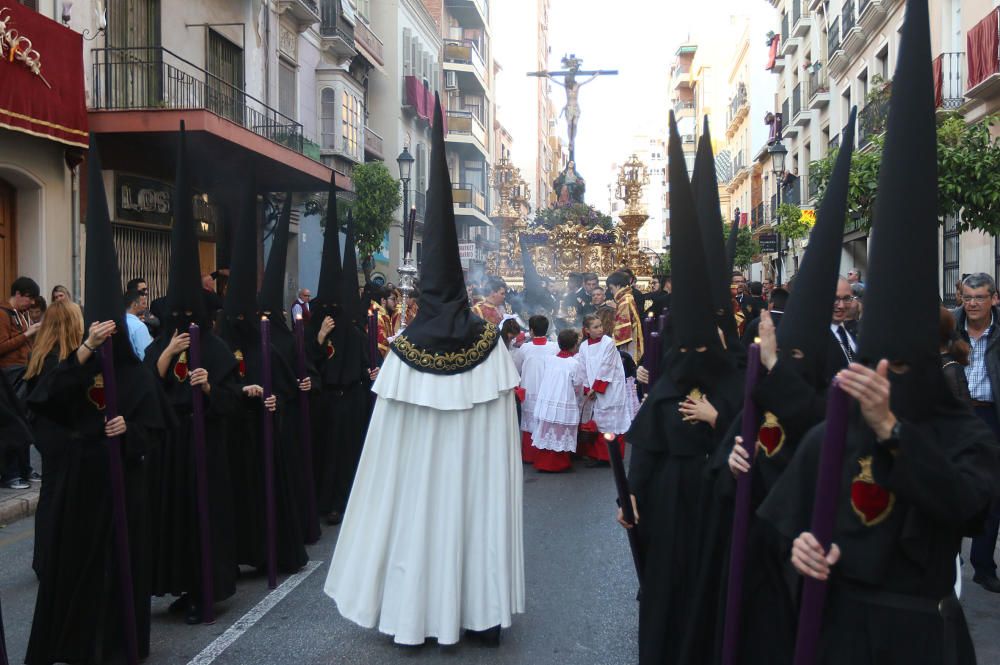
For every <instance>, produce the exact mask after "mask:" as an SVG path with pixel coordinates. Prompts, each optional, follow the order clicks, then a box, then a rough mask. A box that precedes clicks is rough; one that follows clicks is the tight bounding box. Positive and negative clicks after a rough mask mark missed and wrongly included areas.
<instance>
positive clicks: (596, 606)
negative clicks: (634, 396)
mask: <svg viewBox="0 0 1000 665" xmlns="http://www.w3.org/2000/svg"><path fill="white" fill-rule="evenodd" d="M613 492H614V487H613V484H612V481H611V474H610V472H608V471H607V470H606V469H594V470H592V469H584V468H582V467H581V466H579V465H578V466H577V468H576V470H575V471H574V472H573V473H570V474H564V475H556V476H543V475H539V474H537V473H536V472H534V471H533V470H531V469H527V468H526V469H525V509H524V511H525V526H526V532H525V559H526V567H527V603H528V606H527V614H525V615H521V616H518V617H516V618H515V620H514V627H513V628H512V629H511V630H509V631H505V633H504V636H503V641H502V644H501V647H500V649H498V650H492V649H486V648H482V647H479V646H476V645H470V644H465V643H462V644H459V645H458V646H456V647H449V648H443V647H438V646H436V645H428V646H425V647H423V648H420V649H403V648H399V647H396V646H393V644H392V642H391V640H390V638H388V637H386V636H384V635H380V634H378V633H376V632H374V631H368V630H363V629H361V628H358V627H357V626H355V625H353V624H351V623H349V622H347V621H345V620H344V619H342V618H341V617H340V615H339V614H338V613H337V611H336V609H335V608H334V605H333V603H332V601H330V600H329V599H328V598H327V597H326V595H325V594H323V591H322V588H323V581H324V579H325V576H326V570H327V565H328V563H329V559H330V553H331V551H332V548H333V544H334V542H335V541H336V535H337V531H336V529H326V530H325V532H324V535H323V539H322V541H321V542H320V543H319V544H317V545H316V546H315V547H312V548H311V549H310V555H311V559H312V560H313V563H311V564H310V569H307V570H306V571H304V572H302V573H300V574H299V575H297V576H295V577H294V578H292V579H291V580H289V579H287V578H286V579H284V580H279V584H281V586H279V589H278V591H277V592H275V594H274V595H271V596H270V597H268V593H267V587H266V581H265V579H263V578H262V577H250V578H247V579H244V580H242V581H241V583H240V587H239V592H238V593H237V595H236V596H235V597H234V598H232V599H230V600H229V601H228V602H227V603H225V604H223V605H221V606H220V607H219V610H220V613H219V617H218V621H217V623H216V624H215V625H213V626H198V627H194V628H191V627H188V626H186V625H184V623H183V621H181V620H180V618H178V617H174V616H171V615H168V614H167V613H166V607H167V604H168V602H169V601H168V600H165V599H156V601H155V603H154V609H153V612H154V624H153V636H152V639H153V647H152V650H153V653H152V655H151V656H150V658H149V660H148V661H146V662H147V663H149V665H160V664H166V663H170V664H177V663H196V664H198V665H208V664H209V663H219V664H232V665H235V664H237V663H239V664H246V663H260V664H262V665H264V664H266V665H271V664H275V663H297V664H303V665H310V664H313V663H315V664H317V665H319V664H321V663H322V664H324V665H328V664H329V663H350V664H351V665H360V664H364V663H373V664H376V663H377V664H379V665H382V664H389V663H408V662H414V661H417V660H419V662H421V663H426V664H427V665H437V664H439V663H448V664H454V663H463V664H466V663H468V664H470V665H501V664H503V665H521V664H523V665H548V664H552V665H557V664H558V665H618V664H631V663H634V662H635V659H636V646H635V641H634V636H635V630H636V606H635V603H634V601H633V598H634V596H635V583H634V575H633V573H632V569H631V561H630V559H629V557H628V549H627V547H626V544H625V539H624V538H623V537H622V535H621V534H620V533H619V532H618V528H617V527H616V526H615V525H614V524H613V522H612V520H611V519H610V517H611V514H612V506H613V496H614V494H613ZM33 526H34V521H33V520H24V521H21V522H18V523H16V524H14V525H12V526H10V527H7V528H5V529H3V530H0V594H2V598H3V610H4V620H5V623H6V628H7V640H8V649H9V650H10V654H11V656H12V661H11V662H12V663H17V662H21V658H22V657H23V655H24V649H25V645H26V642H27V639H28V630H29V627H30V624H31V612H32V609H33V606H34V598H35V589H36V582H35V578H34V574H33V573H32V572H31V549H32V546H33ZM964 578H965V580H964V582H965V584H964V590H963V604H964V606H965V610H966V613H967V615H968V620H969V624H970V627H971V629H972V634H973V638H974V639H975V641H976V646H977V650H978V653H979V663H980V665H1000V639H998V636H1000V597H998V596H995V595H993V594H989V593H987V592H985V591H983V590H982V589H981V588H980V587H979V586H977V585H975V584H972V582H971V580H970V578H971V571H970V570H969V569H968V567H966V570H965V571H964ZM290 587H291V590H290V591H288V589H289V588H290ZM286 592H287V595H283V597H282V594H285V593H286ZM277 597H281V599H280V600H279V601H278V602H276V603H274V602H273V601H274V600H275V598H277ZM271 605H273V607H271ZM269 607H270V609H268V608H269ZM244 617H246V619H245V620H243V621H240V622H239V624H238V625H237V626H236V627H234V624H236V623H237V621H238V620H240V619H241V618H244ZM254 620H256V621H255V622H253V621H254ZM251 622H253V623H251ZM220 636H223V637H220ZM233 638H235V639H233Z"/></svg>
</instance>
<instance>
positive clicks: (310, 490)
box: [295, 313, 319, 543]
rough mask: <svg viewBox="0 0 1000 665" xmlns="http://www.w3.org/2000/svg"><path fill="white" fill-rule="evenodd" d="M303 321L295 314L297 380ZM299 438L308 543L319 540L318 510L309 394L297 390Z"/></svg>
mask: <svg viewBox="0 0 1000 665" xmlns="http://www.w3.org/2000/svg"><path fill="white" fill-rule="evenodd" d="M305 327H306V325H305V322H304V321H303V320H302V314H301V313H300V314H297V315H296V316H295V353H296V356H297V357H296V361H297V362H296V364H297V368H296V373H297V374H298V380H299V381H304V380H306V379H307V378H308V377H309V375H308V374H307V373H306V339H305ZM299 439H300V440H301V441H302V467H303V473H304V475H305V477H306V479H305V486H306V515H307V517H308V519H307V522H306V538H307V540H308V541H309V542H310V543H315V542H316V541H317V540H319V520H317V519H316V515H318V514H319V513H318V511H317V509H316V479H315V477H314V476H313V458H312V418H310V415H309V394H308V393H303V392H301V391H300V392H299Z"/></svg>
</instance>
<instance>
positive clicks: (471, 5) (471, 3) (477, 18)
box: [439, 0, 490, 28]
mask: <svg viewBox="0 0 1000 665" xmlns="http://www.w3.org/2000/svg"><path fill="white" fill-rule="evenodd" d="M439 6H440V5H439ZM444 6H445V8H446V9H447V10H448V13H449V14H451V15H452V16H453V17H454V18H455V19H456V20H457V21H458V24H459V25H461V26H463V27H466V28H485V27H486V26H487V25H488V24H489V22H490V3H489V0H444Z"/></svg>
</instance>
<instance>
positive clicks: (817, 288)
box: [777, 108, 857, 383]
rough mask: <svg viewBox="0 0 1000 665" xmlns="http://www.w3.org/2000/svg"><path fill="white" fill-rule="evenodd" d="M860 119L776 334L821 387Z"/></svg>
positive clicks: (850, 131) (847, 133) (840, 156)
mask: <svg viewBox="0 0 1000 665" xmlns="http://www.w3.org/2000/svg"><path fill="white" fill-rule="evenodd" d="M856 116H857V109H856V108H855V109H852V110H851V116H850V120H849V121H848V123H847V129H845V130H844V137H843V139H844V140H843V142H842V143H841V148H840V150H839V151H838V152H837V161H836V164H835V165H834V167H833V173H832V174H831V175H830V181H829V183H828V184H827V187H826V192H825V193H824V194H823V201H822V203H820V206H819V213H818V214H817V216H816V225H815V226H814V227H813V229H812V232H811V233H810V234H809V246H808V248H807V249H806V252H805V256H804V257H803V259H802V266H801V267H800V268H799V270H798V271H797V272H796V273H795V288H794V289H792V292H791V295H790V296H789V298H788V304H787V305H786V306H785V313H784V314H783V315H782V317H781V325H780V326H778V330H777V338H778V348H779V349H780V353H781V354H782V357H783V358H787V359H789V360H790V361H791V362H792V366H794V367H797V368H799V369H801V370H802V371H803V373H804V374H805V376H806V378H807V379H808V380H809V381H810V382H812V383H816V382H821V381H823V378H824V377H825V375H826V371H825V363H826V355H827V349H828V347H829V343H830V334H829V332H828V331H829V329H830V303H831V302H833V296H834V293H835V292H836V290H837V279H838V274H839V271H840V253H841V249H842V245H843V240H844V219H845V218H846V216H847V194H848V188H849V184H850V183H849V178H850V170H851V156H852V155H853V153H854V120H855V118H856ZM796 351H800V352H801V353H796Z"/></svg>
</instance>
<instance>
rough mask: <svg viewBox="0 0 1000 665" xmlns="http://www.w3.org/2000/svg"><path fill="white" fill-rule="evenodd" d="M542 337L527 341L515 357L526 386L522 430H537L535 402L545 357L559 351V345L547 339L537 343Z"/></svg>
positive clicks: (522, 405) (522, 406)
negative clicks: (542, 342)
mask: <svg viewBox="0 0 1000 665" xmlns="http://www.w3.org/2000/svg"><path fill="white" fill-rule="evenodd" d="M541 339H544V338H540V337H535V338H533V339H532V340H531V341H529V342H525V343H524V344H522V345H521V348H520V349H518V353H517V355H516V356H515V357H514V366H515V367H517V371H518V372H519V373H520V374H521V387H522V388H524V401H523V402H521V431H522V432H529V433H532V432H534V431H535V402H536V401H537V400H538V391H539V389H540V388H541V385H542V376H543V373H544V369H543V368H544V366H545V359H546V358H551V357H553V356H555V355H556V354H557V353H559V345H558V344H556V343H555V342H550V341H547V340H546V341H545V343H544V344H536V343H535V340H541Z"/></svg>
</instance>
